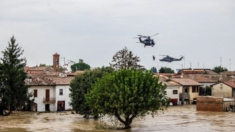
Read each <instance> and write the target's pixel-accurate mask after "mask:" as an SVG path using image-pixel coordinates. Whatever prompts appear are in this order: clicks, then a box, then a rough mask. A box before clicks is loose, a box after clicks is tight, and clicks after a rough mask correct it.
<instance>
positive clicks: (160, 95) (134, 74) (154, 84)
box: [85, 69, 169, 129]
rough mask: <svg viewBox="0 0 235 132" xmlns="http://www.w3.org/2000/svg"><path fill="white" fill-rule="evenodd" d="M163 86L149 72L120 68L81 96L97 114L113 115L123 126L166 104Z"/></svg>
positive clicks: (162, 108) (128, 125)
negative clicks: (83, 96)
mask: <svg viewBox="0 0 235 132" xmlns="http://www.w3.org/2000/svg"><path fill="white" fill-rule="evenodd" d="M165 90H166V85H162V83H159V81H158V78H157V77H153V73H152V72H151V71H146V72H145V73H143V72H142V71H141V70H134V69H122V70H119V71H115V72H113V73H111V74H107V75H105V76H104V77H103V78H101V79H99V80H98V81H97V82H96V83H95V84H94V85H92V90H91V91H90V92H89V93H87V94H86V95H85V97H86V100H87V103H88V104H89V105H90V107H91V108H93V109H94V110H96V111H97V112H98V113H99V114H104V115H105V114H108V115H112V116H115V117H116V118H117V119H118V120H119V121H120V122H121V123H123V125H124V126H125V129H127V128H130V127H131V126H130V125H131V123H132V121H133V119H134V118H136V117H141V116H145V115H146V114H152V116H154V114H156V112H157V110H159V109H160V110H164V108H165V107H164V106H168V102H169V99H168V98H167V97H166V91H165Z"/></svg>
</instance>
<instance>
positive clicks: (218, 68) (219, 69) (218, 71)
mask: <svg viewBox="0 0 235 132" xmlns="http://www.w3.org/2000/svg"><path fill="white" fill-rule="evenodd" d="M212 71H214V72H216V73H220V72H225V71H228V69H227V68H225V67H222V66H216V67H214V68H213V69H212Z"/></svg>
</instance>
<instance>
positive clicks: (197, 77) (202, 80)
mask: <svg viewBox="0 0 235 132" xmlns="http://www.w3.org/2000/svg"><path fill="white" fill-rule="evenodd" d="M183 78H189V79H193V80H195V81H197V82H199V83H217V82H218V81H215V80H212V79H209V78H206V77H203V76H200V75H185V76H183Z"/></svg>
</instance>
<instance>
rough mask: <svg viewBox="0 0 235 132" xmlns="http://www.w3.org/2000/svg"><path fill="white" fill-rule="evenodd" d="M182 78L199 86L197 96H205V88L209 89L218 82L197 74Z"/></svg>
mask: <svg viewBox="0 0 235 132" xmlns="http://www.w3.org/2000/svg"><path fill="white" fill-rule="evenodd" d="M183 78H189V79H192V80H194V81H196V82H198V83H200V84H201V86H200V88H199V95H201V96H202V95H206V87H210V86H211V85H213V84H215V83H217V82H218V81H215V80H212V79H209V78H206V77H203V76H201V75H197V74H188V75H185V76H183Z"/></svg>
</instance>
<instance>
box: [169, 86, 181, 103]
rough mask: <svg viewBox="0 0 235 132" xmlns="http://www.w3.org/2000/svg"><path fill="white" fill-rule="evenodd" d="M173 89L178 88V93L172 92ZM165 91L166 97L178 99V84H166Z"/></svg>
mask: <svg viewBox="0 0 235 132" xmlns="http://www.w3.org/2000/svg"><path fill="white" fill-rule="evenodd" d="M173 90H178V94H173ZM166 93H167V97H169V98H171V99H177V100H178V101H179V86H167V89H166Z"/></svg>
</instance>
